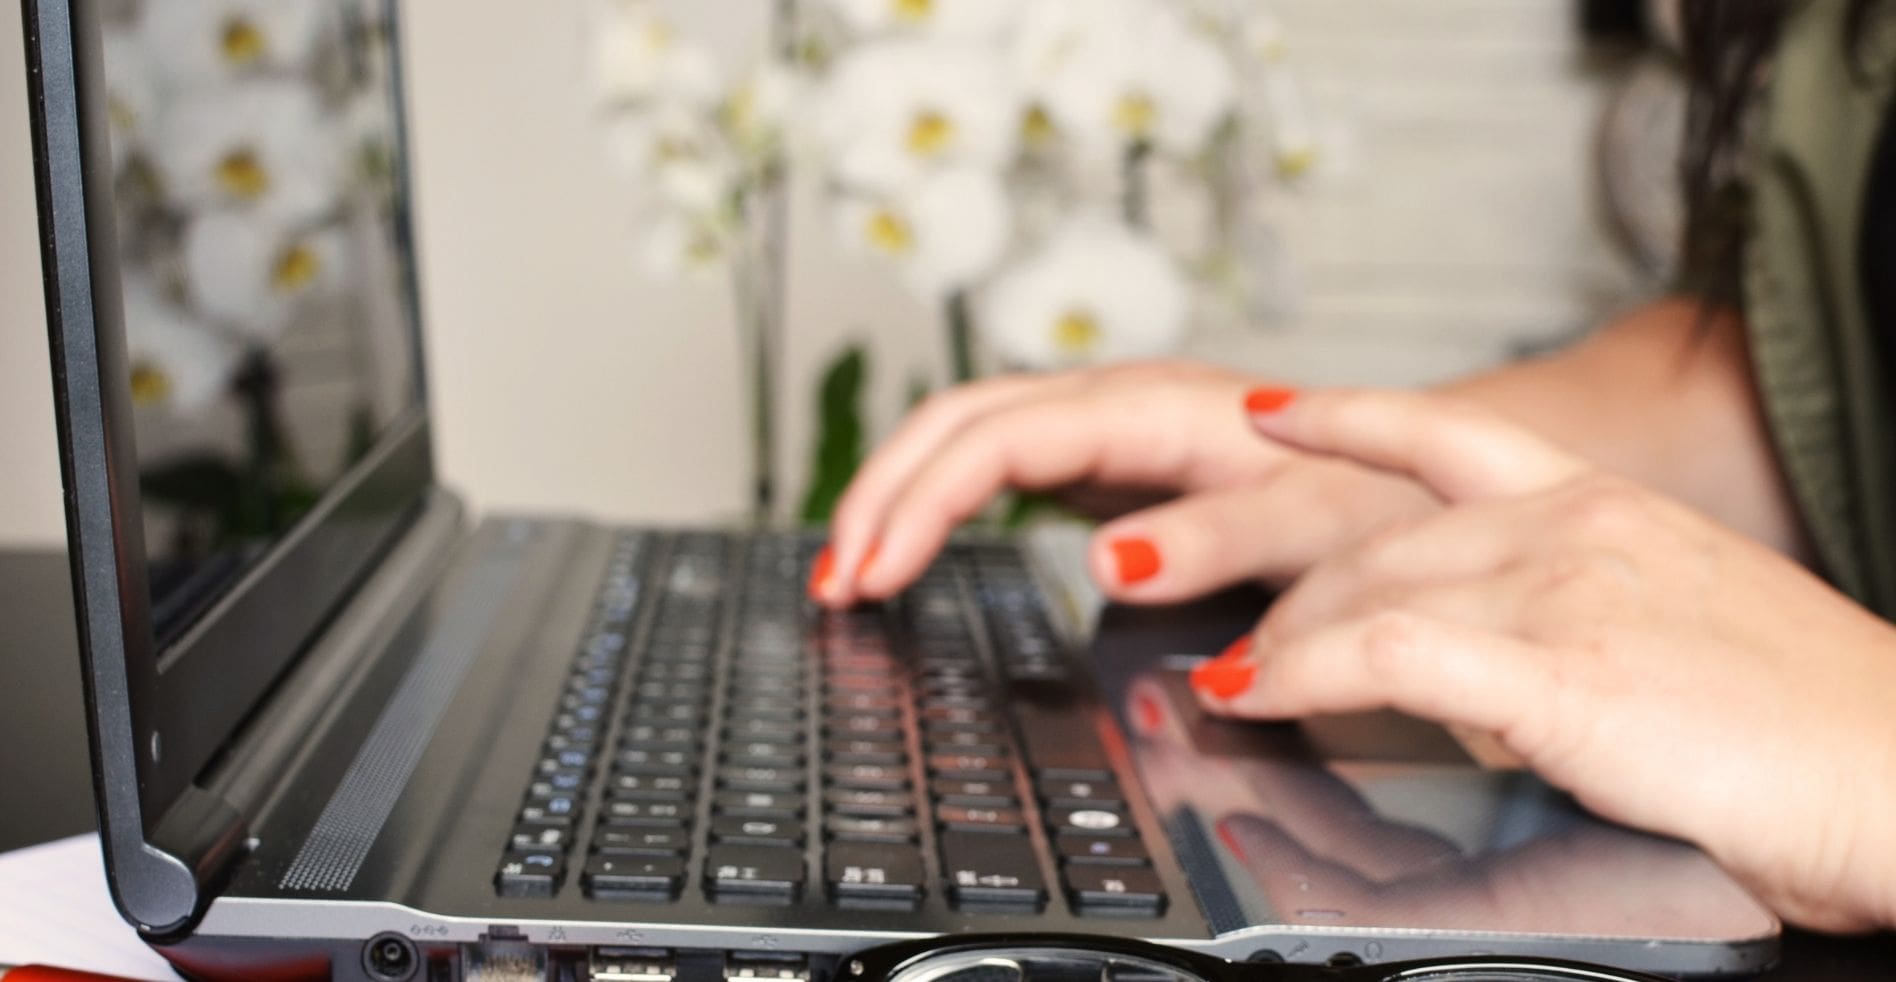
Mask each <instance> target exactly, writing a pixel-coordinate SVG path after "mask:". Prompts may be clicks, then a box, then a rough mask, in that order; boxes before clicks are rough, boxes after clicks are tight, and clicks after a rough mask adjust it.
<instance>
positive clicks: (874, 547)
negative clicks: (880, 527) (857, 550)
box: [856, 542, 882, 580]
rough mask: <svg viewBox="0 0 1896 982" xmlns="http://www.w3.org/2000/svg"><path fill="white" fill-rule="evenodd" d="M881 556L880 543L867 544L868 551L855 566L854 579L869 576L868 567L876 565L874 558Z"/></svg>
mask: <svg viewBox="0 0 1896 982" xmlns="http://www.w3.org/2000/svg"><path fill="white" fill-rule="evenodd" d="M880 555H882V543H880V542H871V543H869V551H868V552H865V553H863V554H862V562H860V563H857V564H856V579H858V580H860V579H862V578H863V577H865V576H868V575H869V567H871V566H874V565H875V564H876V557H878V556H880Z"/></svg>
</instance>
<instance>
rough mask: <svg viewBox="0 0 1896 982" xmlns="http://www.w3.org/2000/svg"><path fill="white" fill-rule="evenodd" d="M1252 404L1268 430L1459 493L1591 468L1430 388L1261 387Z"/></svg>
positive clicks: (1508, 488) (1532, 485)
mask: <svg viewBox="0 0 1896 982" xmlns="http://www.w3.org/2000/svg"><path fill="white" fill-rule="evenodd" d="M1245 408H1246V410H1247V411H1248V412H1249V413H1250V415H1251V422H1252V425H1254V426H1256V427H1257V429H1258V431H1259V432H1261V433H1263V434H1264V435H1265V436H1268V437H1270V438H1272V439H1274V440H1277V441H1279V442H1282V443H1286V444H1289V445H1290V446H1293V447H1297V448H1299V449H1302V450H1306V451H1309V452H1311V453H1320V454H1329V455H1333V456H1339V457H1344V458H1347V459H1350V460H1354V461H1357V462H1359V463H1363V464H1367V465H1369V466H1371V467H1375V468H1379V469H1381V470H1386V471H1392V472H1394V473H1398V474H1404V475H1407V476H1409V477H1412V478H1414V479H1415V480H1417V481H1420V482H1421V483H1422V484H1423V485H1424V486H1426V487H1428V488H1430V489H1431V490H1433V491H1435V492H1436V493H1437V494H1439V495H1441V496H1442V497H1443V498H1444V499H1446V500H1448V501H1450V502H1463V501H1475V500H1482V499H1488V498H1496V497H1504V496H1508V495H1518V494H1526V493H1528V492H1532V491H1539V490H1543V489H1545V488H1548V487H1551V486H1553V485H1555V484H1558V483H1560V482H1561V481H1564V480H1567V479H1569V478H1571V477H1573V476H1575V475H1577V474H1579V473H1581V472H1582V471H1584V470H1585V465H1584V464H1583V463H1582V462H1581V460H1580V459H1579V458H1577V457H1574V456H1573V455H1571V454H1569V453H1567V452H1565V451H1563V450H1561V449H1559V448H1557V447H1555V446H1554V445H1553V444H1551V443H1548V442H1547V441H1546V440H1543V439H1541V438H1540V437H1539V436H1536V435H1535V434H1533V433H1531V432H1529V431H1527V430H1525V429H1522V428H1521V427H1518V426H1515V425H1514V424H1512V423H1509V422H1507V421H1505V420H1503V419H1501V418H1500V417H1498V416H1494V415H1492V414H1489V413H1487V412H1486V411H1483V410H1480V409H1477V408H1474V407H1472V406H1470V405H1469V404H1467V403H1463V402H1460V401H1458V400H1454V399H1450V398H1448V397H1445V396H1440V395H1434V394H1430V393H1423V392H1401V391H1393V390H1371V389H1358V390H1331V391H1313V392H1301V393H1293V392H1290V391H1289V390H1286V389H1256V390H1253V391H1252V392H1251V394H1250V395H1249V396H1248V397H1246V399H1245Z"/></svg>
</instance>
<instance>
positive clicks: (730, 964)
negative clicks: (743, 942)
mask: <svg viewBox="0 0 1896 982" xmlns="http://www.w3.org/2000/svg"><path fill="white" fill-rule="evenodd" d="M749 954H750V953H748V952H745V953H733V955H732V957H731V958H730V959H728V960H726V961H725V963H724V979H725V982H810V965H809V962H807V961H805V960H804V959H802V958H797V957H785V956H783V955H776V954H774V953H773V954H771V955H768V956H764V957H746V956H747V955H749Z"/></svg>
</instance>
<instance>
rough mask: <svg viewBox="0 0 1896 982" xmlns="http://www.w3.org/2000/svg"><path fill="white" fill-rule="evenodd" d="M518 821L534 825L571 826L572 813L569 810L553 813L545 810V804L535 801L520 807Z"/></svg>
mask: <svg viewBox="0 0 1896 982" xmlns="http://www.w3.org/2000/svg"><path fill="white" fill-rule="evenodd" d="M520 821H522V822H529V823H533V824H536V825H558V826H561V827H563V828H571V827H572V825H573V813H572V812H571V811H566V812H559V813H555V812H552V811H549V810H547V808H546V806H545V805H542V804H538V803H535V804H529V805H527V806H526V807H524V808H522V809H520Z"/></svg>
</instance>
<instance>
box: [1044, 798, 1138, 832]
mask: <svg viewBox="0 0 1896 982" xmlns="http://www.w3.org/2000/svg"><path fill="white" fill-rule="evenodd" d="M1047 824H1048V825H1049V826H1052V827H1053V828H1054V829H1057V830H1059V831H1061V832H1069V831H1071V832H1082V833H1090V834H1092V835H1131V834H1132V821H1131V820H1130V819H1128V818H1127V817H1126V816H1125V814H1124V813H1122V812H1120V811H1118V810H1117V809H1115V808H1102V807H1098V806H1089V807H1085V808H1074V807H1072V806H1070V805H1058V806H1055V807H1053V808H1049V809H1047Z"/></svg>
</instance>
